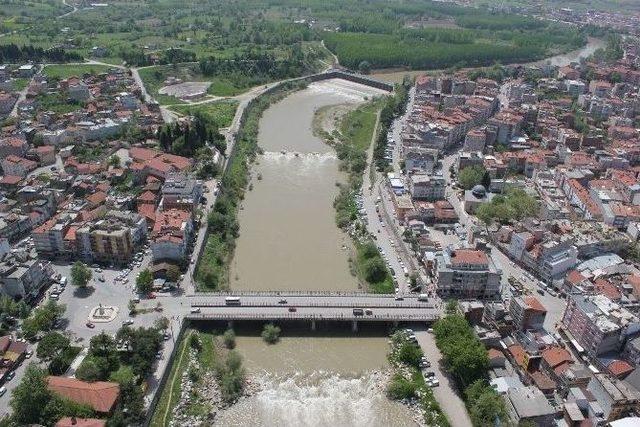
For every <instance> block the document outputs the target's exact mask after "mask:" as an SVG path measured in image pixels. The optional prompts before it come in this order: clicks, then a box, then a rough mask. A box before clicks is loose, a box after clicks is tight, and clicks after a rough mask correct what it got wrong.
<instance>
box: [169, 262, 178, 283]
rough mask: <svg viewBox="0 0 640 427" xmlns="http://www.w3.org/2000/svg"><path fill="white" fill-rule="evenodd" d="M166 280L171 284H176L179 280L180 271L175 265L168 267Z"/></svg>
mask: <svg viewBox="0 0 640 427" xmlns="http://www.w3.org/2000/svg"><path fill="white" fill-rule="evenodd" d="M167 280H168V281H170V282H173V283H177V282H178V280H180V269H179V268H178V267H177V266H175V265H169V266H168V267H167Z"/></svg>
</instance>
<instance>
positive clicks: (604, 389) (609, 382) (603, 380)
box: [587, 373, 640, 422]
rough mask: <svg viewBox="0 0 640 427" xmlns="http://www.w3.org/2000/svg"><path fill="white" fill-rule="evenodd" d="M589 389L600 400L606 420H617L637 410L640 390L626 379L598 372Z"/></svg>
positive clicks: (603, 416) (590, 382)
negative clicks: (622, 379) (610, 376)
mask: <svg viewBox="0 0 640 427" xmlns="http://www.w3.org/2000/svg"><path fill="white" fill-rule="evenodd" d="M587 391H588V392H589V393H591V395H593V397H594V398H595V399H596V400H597V401H598V404H599V406H600V408H601V409H602V419H603V420H604V421H605V422H609V421H613V420H617V419H619V418H621V417H623V416H625V415H627V414H630V413H632V412H633V411H636V410H637V408H638V405H639V404H640V392H638V390H636V389H635V388H633V387H632V386H630V385H629V384H627V383H626V382H624V381H621V380H618V379H615V378H609V377H608V376H607V375H606V374H602V373H600V374H596V375H594V377H593V378H592V379H591V381H589V384H588V386H587Z"/></svg>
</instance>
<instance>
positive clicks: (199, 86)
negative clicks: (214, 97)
mask: <svg viewBox="0 0 640 427" xmlns="http://www.w3.org/2000/svg"><path fill="white" fill-rule="evenodd" d="M209 86H211V82H184V83H178V84H175V85H169V86H163V87H161V88H160V90H158V93H159V94H161V95H170V96H175V97H176V98H180V99H196V98H202V97H204V96H206V95H207V89H209Z"/></svg>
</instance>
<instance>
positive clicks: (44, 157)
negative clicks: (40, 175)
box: [35, 145, 56, 166]
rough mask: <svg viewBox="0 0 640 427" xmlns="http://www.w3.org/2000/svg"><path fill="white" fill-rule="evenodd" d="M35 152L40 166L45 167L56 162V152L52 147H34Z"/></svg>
mask: <svg viewBox="0 0 640 427" xmlns="http://www.w3.org/2000/svg"><path fill="white" fill-rule="evenodd" d="M35 151H36V156H37V157H38V161H39V162H40V165H42V166H47V165H52V164H54V163H55V162H56V150H55V147H54V146H52V145H42V146H40V147H36V150H35Z"/></svg>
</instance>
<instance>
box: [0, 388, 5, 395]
mask: <svg viewBox="0 0 640 427" xmlns="http://www.w3.org/2000/svg"><path fill="white" fill-rule="evenodd" d="M6 392H7V388H6V387H5V386H2V387H0V396H3V395H4V394H5V393H6Z"/></svg>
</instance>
